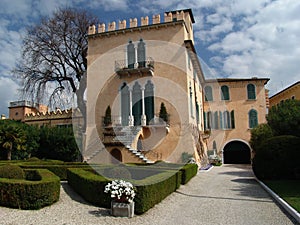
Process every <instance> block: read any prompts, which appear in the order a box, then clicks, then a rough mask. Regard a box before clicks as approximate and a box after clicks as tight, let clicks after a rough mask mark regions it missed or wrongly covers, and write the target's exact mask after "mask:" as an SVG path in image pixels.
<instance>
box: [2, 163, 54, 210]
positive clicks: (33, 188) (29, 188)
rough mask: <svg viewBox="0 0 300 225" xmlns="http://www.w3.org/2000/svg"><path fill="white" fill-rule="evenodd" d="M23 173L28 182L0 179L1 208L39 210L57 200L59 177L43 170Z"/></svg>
mask: <svg viewBox="0 0 300 225" xmlns="http://www.w3.org/2000/svg"><path fill="white" fill-rule="evenodd" d="M24 171H25V175H26V177H27V178H28V179H29V180H25V179H24V180H20V179H7V178H0V204H1V205H2V206H6V207H11V208H19V209H40V208H42V207H44V206H47V205H51V204H53V203H54V202H57V201H58V200H59V195H60V179H59V177H57V176H56V175H55V174H53V173H52V172H50V171H48V170H44V169H37V170H24ZM34 171H35V172H34Z"/></svg>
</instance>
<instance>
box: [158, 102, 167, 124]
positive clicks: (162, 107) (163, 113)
mask: <svg viewBox="0 0 300 225" xmlns="http://www.w3.org/2000/svg"><path fill="white" fill-rule="evenodd" d="M159 118H161V119H162V120H163V121H165V122H166V123H168V122H169V114H168V113H167V109H166V107H165V104H164V103H163V102H162V103H161V104H160V110H159Z"/></svg>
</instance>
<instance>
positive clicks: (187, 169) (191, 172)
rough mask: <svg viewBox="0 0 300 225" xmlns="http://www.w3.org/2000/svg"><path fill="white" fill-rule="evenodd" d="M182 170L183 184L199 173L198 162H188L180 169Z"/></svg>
mask: <svg viewBox="0 0 300 225" xmlns="http://www.w3.org/2000/svg"><path fill="white" fill-rule="evenodd" d="M180 171H181V172H182V178H181V184H186V183H188V182H189V181H190V180H191V179H192V178H193V177H194V176H196V175H197V173H198V165H197V164H186V165H185V166H184V167H182V168H181V169H180Z"/></svg>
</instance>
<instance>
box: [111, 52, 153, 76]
mask: <svg viewBox="0 0 300 225" xmlns="http://www.w3.org/2000/svg"><path fill="white" fill-rule="evenodd" d="M115 72H116V73H117V74H118V75H119V76H120V77H122V76H133V75H139V76H153V72H154V60H153V59H152V58H151V57H148V58H147V59H146V61H142V62H136V63H133V64H129V65H128V63H127V60H118V61H115Z"/></svg>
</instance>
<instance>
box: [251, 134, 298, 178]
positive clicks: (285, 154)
mask: <svg viewBox="0 0 300 225" xmlns="http://www.w3.org/2000/svg"><path fill="white" fill-rule="evenodd" d="M299 146H300V138H299V137H295V136H288V135H286V136H276V137H273V138H270V139H267V140H266V141H265V142H264V143H263V144H261V145H260V146H259V148H258V150H257V151H256V154H255V156H254V158H253V163H252V167H253V171H254V173H255V175H256V176H257V177H258V178H259V179H288V178H289V179H296V174H295V173H297V171H298V170H299V168H300V166H299V163H298V161H297V160H298V159H299V158H300V151H299Z"/></svg>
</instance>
